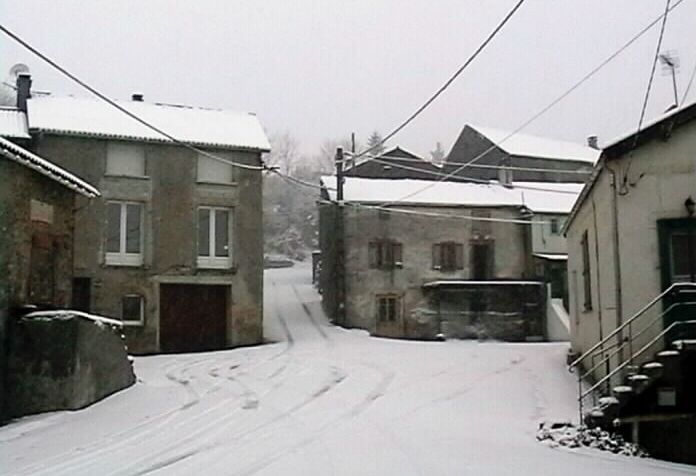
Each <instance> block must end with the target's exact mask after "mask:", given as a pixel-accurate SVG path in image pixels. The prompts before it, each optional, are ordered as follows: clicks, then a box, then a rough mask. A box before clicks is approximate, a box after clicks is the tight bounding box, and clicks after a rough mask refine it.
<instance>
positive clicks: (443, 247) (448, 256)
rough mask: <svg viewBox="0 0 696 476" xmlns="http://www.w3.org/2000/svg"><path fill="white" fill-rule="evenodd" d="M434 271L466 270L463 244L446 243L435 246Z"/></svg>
mask: <svg viewBox="0 0 696 476" xmlns="http://www.w3.org/2000/svg"><path fill="white" fill-rule="evenodd" d="M433 269H439V270H441V271H454V270H457V269H464V247H463V246H462V245H461V243H454V242H445V243H437V244H435V245H433Z"/></svg>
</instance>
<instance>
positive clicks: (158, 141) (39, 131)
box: [29, 127, 271, 153]
mask: <svg viewBox="0 0 696 476" xmlns="http://www.w3.org/2000/svg"><path fill="white" fill-rule="evenodd" d="M29 132H30V133H34V134H48V135H58V136H69V137H82V138H94V139H112V140H124V141H134V142H146V143H153V144H173V145H176V143H175V142H172V141H171V140H169V139H167V138H162V139H155V138H152V137H139V136H129V135H120V134H108V133H98V132H82V131H69V130H61V129H47V128H39V127H32V128H30V129H29ZM180 142H183V143H185V144H188V145H191V146H198V147H210V148H214V149H226V150H245V151H250V152H259V153H268V152H270V151H271V148H270V146H268V147H257V146H249V145H231V144H220V143H215V142H187V141H180Z"/></svg>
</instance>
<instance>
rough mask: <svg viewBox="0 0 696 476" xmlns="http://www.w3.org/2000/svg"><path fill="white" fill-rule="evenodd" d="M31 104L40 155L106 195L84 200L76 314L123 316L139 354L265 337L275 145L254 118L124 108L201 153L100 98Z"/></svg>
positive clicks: (138, 102)
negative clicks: (266, 180) (269, 174)
mask: <svg viewBox="0 0 696 476" xmlns="http://www.w3.org/2000/svg"><path fill="white" fill-rule="evenodd" d="M26 104H27V116H28V123H29V131H30V133H31V135H32V147H33V149H34V150H35V151H36V153H38V154H41V155H42V156H45V157H47V158H49V159H50V160H52V161H54V162H55V163H57V164H59V165H60V166H62V167H64V168H65V169H67V170H70V171H71V172H72V173H74V174H76V175H79V176H80V177H84V178H85V179H87V180H89V181H90V182H92V183H94V184H96V185H97V186H98V187H99V189H100V190H101V191H102V197H101V198H100V199H99V200H94V201H92V202H89V203H87V202H84V201H82V202H81V203H79V204H78V210H77V212H76V222H75V228H76V230H78V233H76V237H75V249H76V252H75V256H74V260H73V263H74V280H73V283H72V284H73V285H72V290H73V291H72V296H71V301H72V307H73V308H75V309H78V310H83V311H87V312H93V313H97V314H100V315H104V316H109V317H112V318H115V319H118V320H120V321H122V322H123V324H124V328H125V334H126V337H127V342H128V345H129V349H130V351H131V352H133V353H151V352H180V351H196V350H208V349H220V348H225V347H232V346H238V345H248V344H256V343H259V342H261V340H262V317H263V307H262V303H263V296H262V293H263V250H262V248H263V237H262V220H261V201H262V200H261V196H262V186H261V180H262V178H261V170H260V169H261V167H260V166H261V164H262V162H261V155H262V153H264V152H267V151H269V149H270V146H269V142H268V140H267V138H266V135H265V133H264V131H263V128H262V127H261V125H260V123H259V121H258V119H257V118H256V116H255V115H253V114H246V113H244V114H240V113H233V112H229V111H223V110H212V109H203V108H195V107H188V106H180V105H168V104H156V103H147V102H145V101H144V100H143V97H142V95H133V97H132V101H130V102H121V103H120V104H121V105H122V106H123V107H124V108H126V109H128V110H129V111H130V112H132V113H133V114H135V115H137V116H138V117H140V118H142V119H144V120H146V121H148V122H149V123H151V124H154V125H156V126H157V127H159V128H161V129H162V130H164V131H166V132H167V133H168V134H171V135H172V136H174V137H176V138H177V140H179V141H182V142H185V143H186V144H187V145H191V146H193V147H194V149H192V148H189V147H186V146H184V145H177V144H176V143H173V142H172V141H170V140H169V139H167V138H165V137H162V136H161V135H159V134H157V133H156V132H154V131H152V130H150V129H148V128H147V127H145V126H143V125H142V124H140V123H138V122H136V121H135V120H133V119H132V118H131V117H128V116H126V115H125V114H123V113H122V112H120V111H118V110H116V109H115V108H113V107H112V106H110V105H108V104H106V103H104V102H101V101H98V100H92V99H81V98H74V97H53V96H47V97H35V98H29V99H28V100H27V101H26ZM197 150H202V151H203V152H202V153H201V152H198V151H197ZM211 156H214V157H211ZM215 157H219V158H222V160H216V158H215ZM225 161H228V162H225ZM229 162H233V163H236V164H242V166H241V167H239V166H233V165H231V164H230V163H229Z"/></svg>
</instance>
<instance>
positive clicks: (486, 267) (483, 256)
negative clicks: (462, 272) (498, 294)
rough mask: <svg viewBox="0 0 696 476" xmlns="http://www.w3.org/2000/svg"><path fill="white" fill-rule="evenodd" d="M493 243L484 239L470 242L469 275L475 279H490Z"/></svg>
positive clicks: (492, 263) (491, 275)
mask: <svg viewBox="0 0 696 476" xmlns="http://www.w3.org/2000/svg"><path fill="white" fill-rule="evenodd" d="M494 264H495V260H494V259H493V243H492V242H488V241H484V242H476V243H472V244H471V277H472V279H476V280H486V279H491V278H492V277H493V275H494V273H493V270H494Z"/></svg>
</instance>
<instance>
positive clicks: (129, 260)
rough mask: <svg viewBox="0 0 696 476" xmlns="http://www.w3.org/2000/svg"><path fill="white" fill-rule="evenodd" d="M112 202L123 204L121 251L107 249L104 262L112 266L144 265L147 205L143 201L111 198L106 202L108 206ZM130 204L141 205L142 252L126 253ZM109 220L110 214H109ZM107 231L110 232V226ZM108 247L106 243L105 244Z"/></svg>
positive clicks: (120, 237) (120, 232)
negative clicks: (127, 219)
mask: <svg viewBox="0 0 696 476" xmlns="http://www.w3.org/2000/svg"><path fill="white" fill-rule="evenodd" d="M111 204H118V205H120V206H121V219H120V230H119V243H118V245H119V251H118V252H115V251H106V252H105V254H104V263H105V264H107V265H110V266H142V265H143V261H144V260H143V248H144V246H145V240H144V236H145V233H144V231H145V226H144V224H145V206H144V204H143V203H142V202H128V201H121V200H109V201H108V202H106V205H107V207H108V206H109V205H111ZM128 205H138V206H139V207H140V237H139V239H140V252H139V253H126V234H127V233H126V232H127V230H126V217H127V210H128ZM107 220H108V214H107ZM106 226H107V233H108V226H109V224H108V223H107V224H106ZM105 247H106V244H105Z"/></svg>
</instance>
